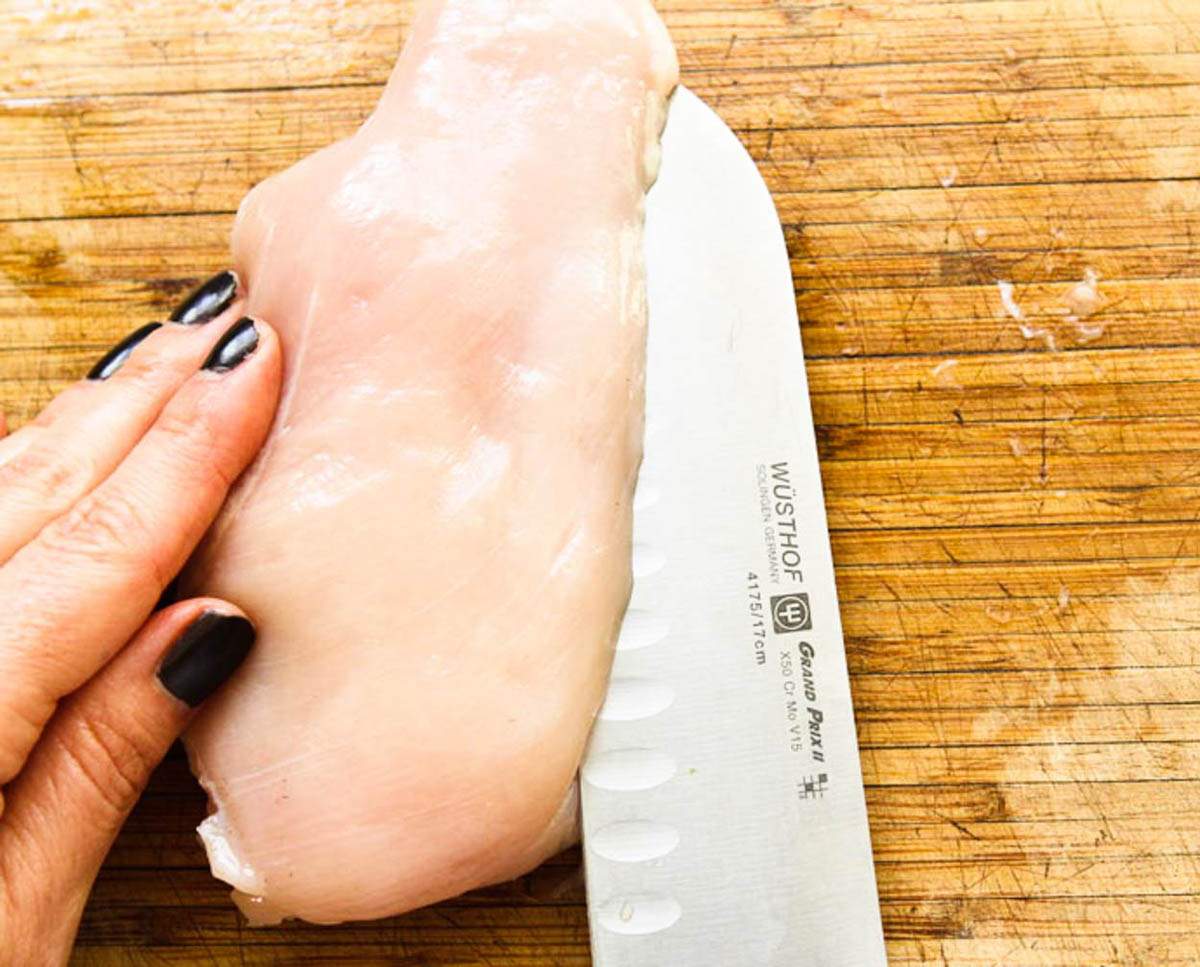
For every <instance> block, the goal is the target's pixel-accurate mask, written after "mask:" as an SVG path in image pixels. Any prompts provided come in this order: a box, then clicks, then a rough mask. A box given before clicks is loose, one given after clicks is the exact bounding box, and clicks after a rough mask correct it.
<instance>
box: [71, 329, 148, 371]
mask: <svg viewBox="0 0 1200 967" xmlns="http://www.w3.org/2000/svg"><path fill="white" fill-rule="evenodd" d="M161 328H162V323H161V322H150V323H147V324H146V325H144V326H142V328H141V329H135V330H134V331H133V332H131V333H130V334H129V335H128V336H126V337H125V338H124V339H122V340H121V341H120V342H119V343H117V344H116V345H115V346H113V348H112V349H110V350H109V351H108V352H106V353H105V354H104V358H102V359H101V360H100V362H98V363H96V365H95V366H93V367H92V368H91V370H90V371H89V372H88V374H87V378H88V379H92V380H102V379H108V377H110V376H111V375H112V374H113V373H115V372H116V371H117V370H118V369H120V368H121V367H122V366H124V365H125V360H127V359H128V358H129V357H130V355H131V354H132V353H133V351H134V349H136V348H137V344H138V343H140V342H141V341H142V340H143V339H145V338H146V337H147V336H148V335H150V333H152V332H154V330H155V329H161Z"/></svg>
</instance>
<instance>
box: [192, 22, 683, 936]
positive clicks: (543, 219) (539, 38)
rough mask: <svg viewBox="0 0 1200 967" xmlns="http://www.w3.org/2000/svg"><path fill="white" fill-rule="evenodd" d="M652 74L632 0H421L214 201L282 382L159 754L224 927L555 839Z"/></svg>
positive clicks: (618, 460) (346, 909)
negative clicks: (318, 128) (296, 155)
mask: <svg viewBox="0 0 1200 967" xmlns="http://www.w3.org/2000/svg"><path fill="white" fill-rule="evenodd" d="M675 80H676V63H675V56H674V52H673V49H672V47H671V44H670V41H669V39H668V37H667V35H666V32H665V30H664V28H663V26H662V24H661V22H660V21H659V20H658V18H657V15H656V14H655V13H654V11H653V9H652V8H651V6H650V4H649V2H648V0H441V2H432V0H431V2H426V3H425V4H424V5H423V6H422V7H421V8H420V9H419V11H418V15H417V20H416V22H415V23H414V25H413V28H412V32H411V35H410V37H409V39H408V42H407V45H406V46H405V49H404V51H403V54H402V56H401V58H400V60H399V62H398V64H397V66H396V68H395V70H394V72H393V74H392V77H391V80H390V82H389V84H388V87H387V89H386V92H385V93H384V95H383V98H382V100H381V102H380V104H379V106H378V108H377V109H376V111H375V113H374V114H373V115H372V116H371V117H370V118H369V119H368V120H367V122H366V123H365V124H364V125H363V127H362V128H361V129H360V130H359V131H358V133H357V134H355V135H354V136H353V137H351V138H349V139H347V140H345V141H341V142H338V143H337V144H334V145H332V146H330V147H328V148H326V149H325V150H323V151H321V152H318V153H317V154H315V155H313V156H311V157H309V158H307V159H306V160H304V161H303V162H301V163H300V164H298V165H296V166H295V167H293V168H291V169H289V170H287V171H285V172H282V173H281V174H279V175H276V176H275V177H273V178H271V179H269V180H268V181H266V182H264V183H263V184H261V185H260V186H258V187H257V188H256V189H255V190H254V191H253V192H251V193H250V195H249V196H248V197H247V198H246V200H245V201H244V203H243V204H242V207H241V210H240V211H239V214H238V219H237V222H236V227H235V231H234V241H233V250H234V264H235V267H236V269H237V271H238V273H239V275H240V277H241V279H242V283H243V286H244V288H245V290H246V292H247V293H248V299H247V311H248V312H250V313H252V314H256V315H259V316H261V317H263V318H265V319H267V320H269V321H270V322H271V323H273V324H274V325H275V326H276V327H277V328H278V329H279V331H280V334H281V336H282V338H283V341H284V348H285V354H286V360H287V373H286V382H285V388H284V396H283V402H282V405H281V409H280V413H279V416H278V418H277V422H276V425H275V427H274V429H273V431H272V435H271V438H270V439H269V441H268V443H267V445H266V447H265V448H264V450H263V452H262V454H261V456H260V458H259V460H258V462H257V463H256V464H255V465H254V466H253V467H252V468H251V469H250V471H248V472H247V474H246V476H245V477H244V478H243V480H242V482H241V484H240V485H239V487H238V489H237V491H236V493H235V494H234V496H233V497H232V498H231V500H230V502H229V504H228V505H227V507H226V509H225V512H224V513H223V515H222V517H221V519H220V520H219V521H218V523H217V525H216V527H215V528H214V530H213V532H212V534H211V535H210V537H209V539H208V540H207V542H206V543H205V545H204V546H203V547H202V549H201V551H200V552H199V554H198V555H197V557H196V559H195V560H194V561H193V563H192V565H191V567H190V569H189V571H188V572H187V574H186V575H185V587H186V590H188V591H189V592H199V591H204V592H209V593H215V594H220V595H224V596H227V597H228V598H229V599H230V600H232V601H235V602H237V603H238V604H239V605H241V606H242V607H244V608H245V609H246V610H247V611H248V612H249V613H250V614H251V615H252V616H253V617H254V619H255V620H256V622H257V624H258V626H259V629H260V638H259V643H258V645H257V647H256V649H255V651H254V653H253V654H252V656H251V658H250V660H249V661H248V663H247V664H246V666H245V667H244V669H243V670H242V672H240V673H239V675H238V676H237V677H236V678H235V680H234V681H233V682H232V683H231V685H230V686H229V687H228V688H227V689H226V690H225V691H224V692H223V693H222V694H221V695H220V696H219V698H218V699H217V700H216V702H215V704H214V705H213V706H212V707H211V708H209V709H207V710H206V711H205V713H204V714H203V715H202V717H201V718H200V720H199V721H198V722H197V724H196V725H195V726H194V727H193V728H192V730H191V731H190V733H189V735H188V737H187V743H188V749H189V753H190V756H191V760H192V765H193V769H194V770H195V772H196V773H197V775H198V777H199V778H200V779H201V781H202V783H203V784H204V786H205V788H206V789H207V790H208V792H209V795H210V797H211V799H212V802H213V806H214V809H215V810H216V811H215V812H214V814H213V815H211V816H210V817H209V818H208V820H206V821H205V823H204V824H203V826H202V827H201V834H202V836H203V838H204V840H205V843H206V845H207V847H208V849H209V856H210V860H211V861H212V864H213V869H214V872H215V873H216V875H218V876H220V877H221V878H222V879H225V880H227V881H228V882H229V883H231V884H232V885H233V886H234V887H235V889H236V891H237V892H236V894H235V895H236V896H237V898H238V902H239V904H240V905H241V906H242V908H243V909H244V910H246V911H247V913H248V914H249V915H250V917H251V919H252V920H257V921H260V922H264V921H265V922H269V921H272V920H276V919H278V918H280V917H283V916H298V917H302V918H304V919H307V920H313V921H318V922H328V921H338V920H347V919H365V918H373V917H379V916H384V915H388V914H392V913H396V912H399V911H402V910H406V909H410V908H413V907H416V906H420V905H423V904H426V903H430V902H433V901H436V900H439V899H442V898H445V897H448V896H453V895H455V894H457V893H460V892H462V891H464V890H467V889H470V888H473V887H477V886H481V885H484V884H487V883H490V882H495V881H498V880H501V879H504V878H507V877H510V876H513V875H516V874H518V873H520V872H523V871H525V870H527V869H529V868H531V867H533V866H534V865H536V864H537V863H539V862H540V861H541V860H543V859H545V858H546V857H547V856H549V855H550V854H552V853H553V852H555V851H556V850H558V849H560V848H561V847H562V846H564V845H566V844H567V843H569V842H570V841H571V840H572V839H573V838H574V836H575V835H576V811H577V803H576V800H575V796H574V794H573V792H572V790H573V780H574V777H575V772H576V769H577V767H578V764H579V759H580V756H581V754H582V751H583V747H584V743H585V741H586V738H587V734H588V730H589V728H590V726H591V723H592V720H593V718H594V715H595V713H596V710H597V709H598V707H599V705H600V703H601V701H602V698H603V692H604V688H605V684H606V680H607V675H608V669H609V665H610V661H611V651H612V646H613V642H614V639H615V635H616V632H617V629H618V627H619V624H620V620H621V616H622V613H623V610H624V607H625V602H626V599H627V596H628V592H629V586H630V507H631V499H632V493H633V487H634V483H635V480H636V475H637V468H638V462H639V459H640V453H641V431H642V399H643V391H642V374H643V353H644V343H645V298H644V290H643V264H642V253H641V222H642V211H643V196H644V192H645V190H646V188H647V187H648V185H649V184H650V182H651V181H652V180H653V177H654V172H655V170H656V167H657V151H658V134H659V131H660V129H661V125H662V122H663V118H664V115H665V103H666V98H667V96H668V94H669V92H670V90H671V88H672V87H673V85H674V83H675Z"/></svg>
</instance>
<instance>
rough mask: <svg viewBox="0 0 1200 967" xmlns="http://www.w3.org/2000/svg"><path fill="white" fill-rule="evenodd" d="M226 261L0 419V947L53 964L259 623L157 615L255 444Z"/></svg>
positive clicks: (187, 610)
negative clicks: (179, 741)
mask: <svg viewBox="0 0 1200 967" xmlns="http://www.w3.org/2000/svg"><path fill="white" fill-rule="evenodd" d="M238 308H239V304H238V300H237V295H236V279H235V278H234V277H233V276H232V274H231V273H223V274H222V275H219V276H217V277H215V278H214V279H212V280H210V281H209V283H206V285H205V286H202V287H201V288H200V289H199V290H197V292H196V293H193V295H192V296H191V297H189V299H188V300H187V301H186V302H185V303H184V304H183V305H182V306H181V307H180V309H177V310H176V312H175V313H174V314H173V315H172V320H174V321H172V322H169V323H167V324H166V325H163V326H160V327H155V326H147V327H143V328H142V329H140V330H138V331H137V332H136V333H134V334H133V335H131V336H130V337H127V339H126V340H124V341H123V342H122V343H120V344H118V346H116V347H114V349H113V350H112V351H110V352H109V354H108V355H107V356H105V357H104V359H102V360H101V361H100V363H98V364H97V365H96V367H95V368H94V369H93V370H92V372H91V373H90V374H89V376H88V378H87V379H84V380H81V381H80V382H79V383H77V384H75V385H74V386H72V387H70V388H69V389H67V390H66V391H65V392H64V393H63V394H62V395H61V396H59V397H58V398H57V399H55V400H54V401H53V402H52V403H51V404H50V406H49V407H47V409H46V410H45V411H44V412H43V413H42V414H41V416H39V417H38V418H37V419H36V420H35V421H34V422H33V423H31V424H29V425H28V426H25V427H22V428H21V429H20V430H18V431H16V432H15V433H13V434H12V435H10V436H7V437H4V432H3V427H2V426H0V438H2V439H0V615H2V616H3V617H2V618H0V960H3V962H4V964H6V965H10V967H24V965H37V967H44V965H50V964H56V963H62V962H65V961H66V959H67V957H68V956H69V953H70V949H71V944H72V941H73V939H74V936H75V931H76V929H77V928H78V924H79V917H80V914H81V912H82V910H83V906H84V903H85V901H86V900H87V895H88V892H89V891H90V889H91V886H92V881H93V880H94V879H95V876H96V873H97V871H98V870H99V868H100V864H101V863H102V862H103V860H104V856H105V854H106V853H107V852H108V849H109V847H110V846H111V844H112V841H113V839H114V837H115V836H116V834H117V832H118V830H119V829H120V827H121V825H122V823H123V822H124V820H125V817H126V815H127V814H128V813H129V810H130V809H131V808H132V806H133V804H134V802H135V801H136V800H137V798H138V796H139V795H140V794H141V791H142V789H143V788H144V786H145V784H146V781H147V779H148V778H149V776H150V773H151V771H152V770H153V769H154V767H155V766H156V765H157V764H158V762H159V761H160V760H161V759H162V757H163V755H164V754H165V752H166V751H167V749H168V748H169V747H170V745H171V743H172V742H173V741H174V739H175V737H176V736H177V735H178V734H179V732H180V731H181V730H182V729H183V728H184V726H185V725H186V724H187V722H188V719H189V717H190V714H191V712H192V710H193V708H194V707H195V706H197V705H198V704H199V703H200V702H202V701H203V700H204V699H205V698H207V697H208V695H210V694H211V693H212V692H213V691H214V690H215V689H216V688H217V687H218V686H219V685H220V684H221V683H222V682H223V681H224V680H225V679H226V678H228V676H229V675H230V674H232V672H233V671H234V669H236V667H237V666H238V664H239V663H240V662H241V660H242V659H243V658H244V657H245V655H246V653H247V651H248V650H249V648H250V646H251V644H252V642H253V640H254V630H253V627H252V625H251V624H250V623H249V621H248V620H247V619H246V617H245V616H244V615H243V614H242V613H241V611H239V610H238V609H237V608H236V607H235V606H233V605H231V604H229V603H227V602H224V601H220V600H216V599H213V598H199V599H194V600H190V601H183V602H180V603H178V604H174V605H172V606H170V607H168V608H166V609H164V610H161V611H158V612H156V613H153V614H152V612H153V611H154V607H155V604H156V602H157V601H158V599H159V597H160V595H161V594H162V592H163V590H164V588H165V587H166V585H167V584H168V582H169V581H170V580H171V579H172V578H173V576H174V575H175V574H176V573H177V572H178V571H179V569H180V568H181V567H182V566H183V564H184V562H185V561H186V560H187V558H188V556H189V555H190V554H191V552H192V550H193V548H194V547H195V545H196V543H197V542H198V541H199V540H200V538H201V536H202V535H203V534H204V532H205V530H206V529H207V528H208V526H209V524H211V522H212V520H213V518H214V517H215V516H216V513H217V511H218V510H219V508H220V506H221V504H222V502H223V501H224V499H225V495H226V492H227V491H228V489H229V487H230V485H231V484H232V483H233V481H234V480H235V479H236V478H237V476H238V475H239V474H240V473H241V472H242V470H243V469H244V468H245V467H246V466H247V464H248V463H249V462H250V460H251V459H252V458H253V456H254V454H255V452H256V451H257V450H258V448H259V447H260V446H261V445H262V442H263V440H264V439H265V437H266V434H267V431H268V429H269V427H270V424H271V420H272V417H273V414H274V410H275V405H276V401H277V398H278V394H279V383H280V371H281V362H280V354H279V343H278V340H277V339H276V337H275V334H274V333H273V332H272V330H271V329H270V328H269V327H268V326H266V325H264V324H263V323H262V322H261V321H258V320H253V321H251V320H246V319H243V320H240V321H237V322H235V321H234V320H235V319H237V315H238V312H237V310H238Z"/></svg>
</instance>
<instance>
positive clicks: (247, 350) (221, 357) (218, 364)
mask: <svg viewBox="0 0 1200 967" xmlns="http://www.w3.org/2000/svg"><path fill="white" fill-rule="evenodd" d="M257 348H258V330H257V329H256V328H254V320H253V319H251V318H250V317H249V316H242V318H241V319H239V320H238V321H237V322H235V323H234V324H233V325H232V326H230V327H229V331H228V332H226V333H225V335H223V336H222V337H221V338H220V340H218V342H217V344H216V345H215V346H213V348H212V352H210V353H209V354H208V359H206V360H204V365H203V366H201V367H200V368H201V369H207V370H209V371H211V372H214V373H227V372H229V371H230V370H231V369H233V368H234V367H235V366H237V365H239V364H240V363H242V362H244V361H245V360H246V359H248V358H249V357H250V356H251V355H252V354H253V353H254V350H256V349H257Z"/></svg>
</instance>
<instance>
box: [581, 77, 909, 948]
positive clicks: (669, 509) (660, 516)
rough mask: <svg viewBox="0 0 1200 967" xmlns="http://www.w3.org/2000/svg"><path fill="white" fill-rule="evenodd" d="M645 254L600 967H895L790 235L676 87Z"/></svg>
mask: <svg viewBox="0 0 1200 967" xmlns="http://www.w3.org/2000/svg"><path fill="white" fill-rule="evenodd" d="M645 257H646V275H647V298H648V302H649V318H650V324H649V327H648V341H647V368H646V436H645V457H644V460H643V464H642V468H641V472H640V475H639V479H638V485H637V491H636V496H635V501H634V549H633V572H634V587H633V592H632V596H631V598H630V603H629V608H628V611H627V613H626V616H625V620H624V622H623V624H622V628H621V632H620V635H619V638H618V642H617V652H616V656H615V660H614V665H613V671H612V677H611V680H610V684H609V689H608V693H607V698H606V700H605V703H604V705H603V707H602V709H601V711H600V713H599V715H598V718H597V721H596V725H595V728H594V730H593V733H592V736H591V739H590V742H589V747H588V750H587V753H586V756H585V759H584V763H583V766H582V769H581V782H580V791H581V797H582V804H583V831H584V837H583V838H584V863H585V870H586V879H587V894H588V913H589V924H590V931H591V940H592V956H593V960H594V963H595V964H596V965H597V967H709V965H711V967H759V965H762V967H783V965H787V967H810V965H811V967H874V965H880V964H886V955H885V952H884V944H883V932H882V928H881V924H880V916H879V903H878V898H877V894H876V886H875V875H874V867H873V863H872V855H871V843H870V837H869V831H868V826H867V813H866V804H865V801H864V796H863V788H862V775H861V772H860V768H859V760H858V746H857V741H856V734H855V729H854V716H853V706H852V703H851V695H850V687H849V678H848V675H847V671H846V660H845V652H844V646H843V641H842V632H841V625H840V620H839V616H838V607H837V595H836V590H835V586H834V574H833V563H832V558H831V554H830V548H829V537H828V530H827V526H826V519H825V507H824V499H823V495H822V491H821V482H820V471H819V466H818V462H817V452H816V441H815V437H814V433H813V425H812V415H811V410H810V405H809V398H808V387H807V383H806V378H805V370H804V356H803V352H802V350H801V345H800V338H799V325H798V320H797V315H796V304H795V295H794V291H793V288H792V277H791V270H790V266H789V263H788V256H787V251H786V247H785V244H784V239H783V233H782V229H781V227H780V224H779V219H778V216H777V214H776V211H775V207H774V203H773V202H772V200H771V196H770V193H769V192H768V190H767V188H766V185H765V184H764V183H763V181H762V178H761V177H760V176H759V173H758V170H757V168H756V167H755V165H754V162H753V160H752V159H751V158H750V157H749V155H748V154H747V153H746V151H745V149H744V148H743V147H742V145H741V143H740V142H739V141H738V139H737V137H736V136H735V135H734V134H733V132H732V131H730V130H729V129H728V128H727V127H726V126H725V124H724V122H722V121H721V119H720V118H719V117H718V116H717V115H716V114H715V113H714V112H713V111H711V110H710V109H709V108H708V107H707V106H706V105H705V104H704V103H703V102H702V101H701V100H700V99H699V98H698V97H696V96H695V95H694V94H692V93H691V92H690V91H688V90H687V89H685V88H682V87H681V88H679V89H678V90H677V91H676V93H675V95H674V97H673V99H672V103H671V107H670V109H669V113H668V120H667V126H666V129H665V132H664V136H663V156H662V167H661V170H660V173H659V177H658V181H657V183H656V184H655V186H654V187H653V188H652V189H651V191H650V193H649V195H648V196H647V210H646V234H645Z"/></svg>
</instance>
